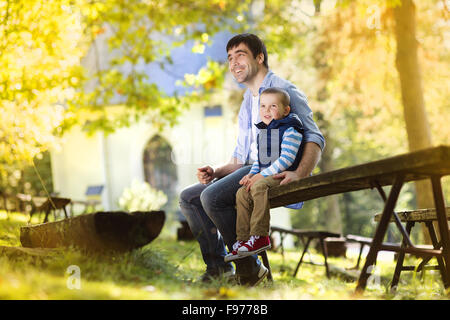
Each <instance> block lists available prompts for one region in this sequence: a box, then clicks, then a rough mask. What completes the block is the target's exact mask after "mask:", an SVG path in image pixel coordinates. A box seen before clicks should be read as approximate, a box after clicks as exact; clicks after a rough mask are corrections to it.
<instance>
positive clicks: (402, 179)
mask: <svg viewBox="0 0 450 320" xmlns="http://www.w3.org/2000/svg"><path fill="white" fill-rule="evenodd" d="M449 159H450V146H438V147H433V148H429V149H423V150H420V151H416V152H411V153H406V154H402V155H399V156H395V157H390V158H387V159H382V160H378V161H373V162H368V163H364V164H360V165H356V166H352V167H348V168H343V169H339V170H334V171H330V172H324V173H321V174H318V175H314V176H310V177H307V178H304V179H301V180H298V181H293V182H291V183H288V184H285V185H280V186H277V187H274V188H271V189H270V190H269V199H270V205H271V207H272V208H276V207H280V206H285V205H288V204H292V203H297V202H299V201H307V200H311V199H317V198H321V197H326V196H330V195H333V194H340V193H346V192H353V191H358V190H364V189H374V188H375V189H376V190H377V191H378V192H379V194H380V196H381V198H382V200H383V201H384V209H383V212H382V215H381V218H380V221H379V222H378V225H377V227H376V231H375V234H374V236H373V241H372V243H371V245H370V249H369V253H368V255H367V257H366V261H365V264H364V267H363V268H362V270H361V274H360V277H359V279H358V284H357V286H356V291H357V292H358V293H360V292H362V291H364V289H365V287H366V283H367V280H368V278H369V276H370V273H369V271H368V270H370V268H369V267H371V266H373V265H375V263H376V259H377V254H378V251H380V250H388V251H395V252H404V253H408V254H415V255H420V256H425V257H429V256H440V257H442V259H443V261H444V264H445V266H444V274H445V276H443V277H442V280H443V282H444V286H445V287H446V288H448V287H449V282H448V280H447V279H450V233H449V226H448V222H447V218H446V212H445V201H444V196H443V192H442V185H441V178H442V177H443V176H446V175H449V174H450V161H449ZM424 179H428V180H430V181H431V185H432V189H433V198H434V204H435V209H436V217H437V222H438V226H439V234H440V235H441V245H442V248H441V249H426V248H420V247H416V246H413V245H408V246H400V245H392V244H383V243H382V242H383V239H384V236H385V235H386V231H387V227H388V225H389V221H390V220H391V217H392V216H394V217H398V216H397V215H396V213H395V212H394V209H395V206H396V203H397V200H398V197H399V194H400V191H401V189H402V186H403V185H404V183H407V182H411V181H417V180H424ZM383 186H392V188H391V189H390V192H389V195H386V193H385V192H384V189H383ZM396 219H397V218H396ZM396 226H397V227H398V228H399V230H400V232H401V233H402V235H403V237H404V238H405V239H406V240H405V241H407V243H408V244H410V240H409V235H408V233H407V231H406V230H405V229H404V228H403V226H402V225H401V223H400V224H399V223H396Z"/></svg>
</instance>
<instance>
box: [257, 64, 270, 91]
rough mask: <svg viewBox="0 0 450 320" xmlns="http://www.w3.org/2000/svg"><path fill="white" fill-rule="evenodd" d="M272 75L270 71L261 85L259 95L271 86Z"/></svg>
mask: <svg viewBox="0 0 450 320" xmlns="http://www.w3.org/2000/svg"><path fill="white" fill-rule="evenodd" d="M272 75H273V72H272V71H271V70H270V69H269V70H268V71H267V74H266V76H265V77H264V80H263V82H262V83H261V86H260V87H259V94H261V92H262V91H263V90H265V89H267V88H268V87H269V86H270V81H271V78H272Z"/></svg>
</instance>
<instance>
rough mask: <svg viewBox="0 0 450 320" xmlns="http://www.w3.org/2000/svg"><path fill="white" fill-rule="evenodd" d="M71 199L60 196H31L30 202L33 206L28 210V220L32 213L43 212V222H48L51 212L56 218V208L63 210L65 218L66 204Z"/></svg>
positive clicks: (66, 216)
mask: <svg viewBox="0 0 450 320" xmlns="http://www.w3.org/2000/svg"><path fill="white" fill-rule="evenodd" d="M70 202H71V200H70V199H69V198H60V197H49V198H45V197H33V198H32V203H33V208H32V210H31V212H30V221H31V217H32V216H33V214H36V213H39V212H44V213H45V217H44V220H43V223H45V222H48V216H49V214H50V213H52V212H53V214H54V216H55V220H56V212H57V211H58V210H63V211H64V216H65V218H66V219H67V218H68V217H69V216H68V214H67V210H66V206H67V205H68V204H70Z"/></svg>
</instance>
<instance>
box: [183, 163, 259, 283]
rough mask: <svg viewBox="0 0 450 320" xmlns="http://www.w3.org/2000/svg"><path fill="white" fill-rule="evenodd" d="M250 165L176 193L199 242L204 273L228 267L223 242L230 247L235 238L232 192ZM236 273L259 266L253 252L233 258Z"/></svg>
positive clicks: (230, 267)
mask: <svg viewBox="0 0 450 320" xmlns="http://www.w3.org/2000/svg"><path fill="white" fill-rule="evenodd" d="M250 168H251V166H250V165H247V166H243V167H242V168H240V169H238V170H236V171H234V172H233V173H231V174H229V175H227V176H225V177H223V178H221V179H219V180H214V181H212V182H210V183H209V184H207V185H204V184H200V183H197V184H194V185H191V186H189V187H187V188H185V189H184V190H183V191H182V192H181V194H180V208H181V212H182V213H183V215H184V216H185V217H186V220H187V222H188V224H189V227H190V228H191V231H192V233H193V234H194V236H195V237H196V239H197V241H198V243H199V244H200V250H201V252H202V256H203V260H204V262H205V264H206V271H207V272H208V273H216V272H220V271H222V270H228V269H232V268H233V266H232V265H231V263H225V262H224V260H223V258H224V256H225V255H226V250H225V245H227V247H228V249H229V250H230V251H231V248H232V246H233V244H234V243H235V242H236V192H237V190H238V189H239V188H240V187H241V185H240V184H239V181H240V180H241V179H242V177H243V176H245V175H246V174H248V173H249V172H250ZM235 263H236V274H237V275H238V276H250V275H252V274H254V273H256V272H258V270H259V265H260V262H259V260H258V258H257V256H256V255H254V256H250V257H248V258H244V259H240V260H236V261H235Z"/></svg>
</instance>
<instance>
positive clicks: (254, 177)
mask: <svg viewBox="0 0 450 320" xmlns="http://www.w3.org/2000/svg"><path fill="white" fill-rule="evenodd" d="M263 178H264V176H263V175H262V174H261V173H258V174H255V175H254V176H253V177H251V178H250V180H249V181H248V183H247V184H246V185H245V186H246V187H247V188H246V189H247V192H249V191H250V189H251V188H252V186H253V184H255V182H256V181H258V180H261V179H263Z"/></svg>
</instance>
